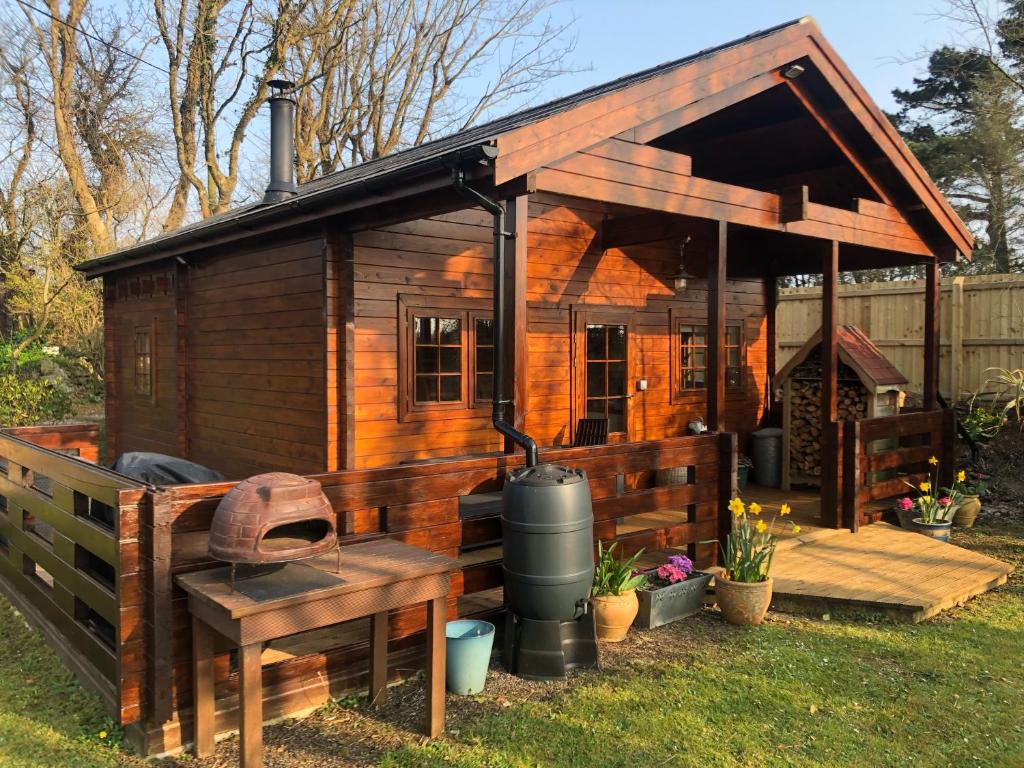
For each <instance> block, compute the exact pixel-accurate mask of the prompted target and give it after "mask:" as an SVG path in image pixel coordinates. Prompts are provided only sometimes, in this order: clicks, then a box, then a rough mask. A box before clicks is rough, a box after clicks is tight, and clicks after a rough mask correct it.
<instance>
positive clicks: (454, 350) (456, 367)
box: [441, 347, 462, 373]
mask: <svg viewBox="0 0 1024 768" xmlns="http://www.w3.org/2000/svg"><path fill="white" fill-rule="evenodd" d="M461 372H462V349H461V348H459V347H441V373H461Z"/></svg>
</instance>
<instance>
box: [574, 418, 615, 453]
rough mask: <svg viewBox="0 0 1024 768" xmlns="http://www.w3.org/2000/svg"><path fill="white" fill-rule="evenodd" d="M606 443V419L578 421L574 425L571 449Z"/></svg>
mask: <svg viewBox="0 0 1024 768" xmlns="http://www.w3.org/2000/svg"><path fill="white" fill-rule="evenodd" d="M607 442H608V419H580V420H579V422H578V423H577V424H576V438H575V439H574V440H573V441H572V445H573V448H578V447H580V446H584V445H604V444H605V443H607Z"/></svg>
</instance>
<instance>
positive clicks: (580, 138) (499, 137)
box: [77, 17, 971, 277]
mask: <svg viewBox="0 0 1024 768" xmlns="http://www.w3.org/2000/svg"><path fill="white" fill-rule="evenodd" d="M762 50H765V51H775V52H777V54H778V55H777V56H776V57H775V58H772V57H768V58H765V56H760V57H758V55H757V52H758V51H762ZM779 56H781V57H782V58H781V59H779ZM801 56H806V57H808V58H809V59H810V60H812V61H813V62H814V63H815V65H816V66H819V67H825V68H826V69H829V70H830V71H831V70H834V73H837V74H834V76H837V77H838V78H839V81H841V83H842V86H843V87H844V88H846V89H847V90H849V91H851V92H852V95H851V94H847V97H848V98H851V99H852V100H853V101H855V102H857V104H855V105H854V106H855V107H857V109H851V111H853V112H854V114H855V115H857V116H858V118H863V119H864V120H869V121H870V120H874V121H876V122H878V121H880V123H881V128H880V131H881V134H882V135H885V136H886V137H887V138H888V140H889V143H891V144H892V145H893V146H891V147H888V150H889V151H888V152H887V154H891V155H892V156H893V157H898V158H901V159H902V162H903V163H904V165H906V166H907V169H908V172H910V173H911V175H912V176H913V177H914V178H915V180H916V181H917V186H918V187H920V188H921V190H922V195H921V202H922V205H924V207H925V208H926V209H927V210H928V211H929V212H931V213H932V214H933V215H934V216H935V217H936V219H937V220H938V221H939V224H940V226H942V228H943V230H944V231H946V232H947V233H948V234H949V236H950V238H951V239H952V240H953V242H955V243H957V247H958V248H959V249H961V250H962V251H964V250H965V249H966V252H969V250H970V243H971V239H970V238H971V236H970V233H969V231H968V230H967V229H966V226H965V225H964V224H963V223H962V222H961V221H960V220H959V218H958V217H957V216H956V214H955V213H954V212H953V211H952V208H950V207H949V205H948V203H947V202H946V201H945V199H944V198H943V197H942V195H941V193H939V191H938V190H937V188H935V185H934V184H933V183H932V181H931V179H930V178H929V177H928V175H927V173H925V172H924V169H923V168H922V167H921V166H920V164H919V163H918V162H917V160H916V159H915V158H914V157H913V155H912V154H911V153H910V150H909V149H908V148H907V147H906V145H905V144H904V143H903V142H902V140H901V139H900V138H899V136H898V134H896V132H895V130H894V129H893V128H892V126H890V125H889V124H888V121H887V120H886V118H885V117H884V115H882V113H881V111H880V110H878V108H877V107H876V106H875V105H874V104H873V102H871V100H870V98H868V97H867V95H866V93H864V91H863V89H862V88H861V87H860V86H859V84H857V83H856V80H854V79H853V77H852V75H850V74H849V72H848V70H846V69H845V66H844V65H843V64H842V62H841V61H840V60H839V59H838V56H836V55H835V53H834V51H832V49H831V47H830V46H829V45H828V43H827V42H826V41H825V40H824V38H823V37H822V35H821V33H820V31H819V30H818V27H817V24H816V23H815V22H814V21H813V19H811V18H810V17H804V18H801V19H796V20H793V21H790V22H787V23H785V24H780V25H778V26H775V27H771V28H769V29H766V30H762V31H759V32H755V33H753V34H750V35H747V36H745V37H741V38H738V39H736V40H732V41H730V42H728V43H725V44H723V45H719V46H715V47H713V48H707V49H705V50H702V51H699V52H697V53H695V54H692V55H690V56H686V57H684V58H681V59H676V60H675V61H670V62H667V63H665V64H661V65H659V66H656V67H651V68H650V69H646V70H643V71H641V72H637V73H635V74H632V75H627V76H625V77H621V78H618V79H616V80H612V81H610V82H608V83H604V84H602V85H598V86H594V87H592V88H587V89H585V90H582V91H579V92H578V93H575V94H572V95H570V96H566V97H563V98H559V99H555V100H553V101H550V102H547V103H546V104H542V105H540V106H536V107H532V108H529V109H525V110H522V111H520V112H516V113H514V114H511V115H508V116H506V117H502V118H499V119H497V120H493V121H491V122H488V123H484V124H482V125H479V126H475V127H472V128H468V129H466V130H464V131H461V132H459V133H456V134H453V135H451V136H447V137H444V138H441V139H437V140H434V141H430V142H426V143H424V144H421V145H419V146H417V147H413V148H410V149H407V150H403V151H400V152H395V153H393V154H391V155H387V156H384V157H381V158H376V159H374V160H370V161H368V162H365V163H362V164H360V165H356V166H352V167H350V168H346V169H343V170H340V171H337V172H335V173H331V174H328V175H326V176H323V177H320V178H317V179H313V180H311V181H309V182H307V183H305V184H302V185H300V186H299V188H298V193H297V194H296V195H295V196H293V197H291V198H288V199H287V200H284V201H281V202H278V203H269V204H268V203H263V202H256V203H250V204H247V205H243V206H239V207H238V208H235V209H233V210H231V211H228V212H226V213H223V214H220V215H217V216H213V217H210V218H207V219H203V220H200V221H197V222H194V223H192V224H189V225H186V226H184V227H181V228H179V229H177V230H174V231H172V232H168V233H164V234H161V235H159V236H157V237H155V238H152V239H150V240H147V241H145V242H142V243H139V244H136V245H133V246H129V247H127V248H124V249H121V250H119V251H117V252H114V253H111V254H109V255H106V256H102V257H99V258H96V259H93V260H91V261H88V262H85V263H84V264H81V265H79V266H78V267H77V269H80V270H81V271H83V272H85V273H86V274H87V275H88V276H90V277H92V276H96V275H99V274H103V273H104V272H108V271H112V270H115V269H118V268H121V267H124V266H131V265H133V264H136V263H142V262H145V261H149V260H152V259H156V258H163V257H165V256H169V255H174V254H180V253H183V252H186V251H187V250H195V249H198V248H202V247H204V246H207V245H209V244H210V241H211V240H212V239H214V238H215V237H216V238H221V237H223V236H224V234H225V233H229V232H235V233H237V236H238V237H242V236H245V235H247V234H251V232H252V231H253V230H254V229H259V228H263V227H268V228H276V227H278V226H285V225H287V223H288V221H289V220H294V219H297V218H299V217H300V216H301V217H302V218H310V217H314V218H315V217H316V216H317V215H318V212H319V213H320V215H324V213H325V209H327V208H328V207H329V206H331V205H333V204H336V203H338V202H339V201H347V200H357V199H359V198H360V197H362V198H365V200H366V205H367V206H369V205H372V204H373V203H374V202H375V201H374V200H373V198H372V197H371V193H376V192H378V191H379V190H383V189H388V188H392V189H394V188H395V187H396V186H397V185H400V184H407V183H408V182H409V181H410V180H411V179H416V178H420V177H423V176H426V175H428V174H431V173H440V172H443V173H444V174H445V175H447V169H446V168H444V166H443V162H444V161H445V159H446V158H451V157H453V156H455V155H457V154H458V153H460V152H463V151H465V150H468V149H471V148H473V147H477V146H480V145H482V144H492V145H493V144H497V146H498V150H499V155H498V158H497V160H496V162H495V184H501V183H503V182H504V181H507V180H509V179H511V178H514V177H515V176H517V175H521V174H522V173H525V172H528V171H532V170H535V169H536V168H538V167H540V165H541V164H543V161H544V159H558V157H565V156H567V155H568V154H571V153H572V152H574V151H577V150H580V149H584V148H586V147H588V146H592V145H593V144H595V143H597V142H599V141H601V140H603V139H606V138H608V137H610V136H613V135H615V134H616V133H618V132H619V131H621V130H622V129H623V128H628V127H631V125H630V120H632V121H633V124H636V122H637V120H638V119H640V118H639V117H638V116H637V115H636V114H633V115H632V116H629V110H628V109H626V110H622V109H620V110H618V111H617V112H615V113H614V114H611V115H610V114H609V104H608V101H609V100H615V101H616V103H624V104H626V105H630V104H635V103H637V101H639V100H643V99H644V98H645V94H651V93H654V94H658V93H663V92H666V89H665V88H664V87H663V86H662V84H661V81H662V80H666V79H668V78H670V77H673V76H675V77H676V78H677V79H678V78H683V79H685V77H686V73H687V72H688V71H689V70H691V69H694V68H696V67H697V65H699V64H701V65H702V64H703V63H706V62H720V63H721V64H722V65H723V66H724V67H725V69H724V71H725V73H726V77H727V78H740V79H742V77H743V75H744V73H745V72H746V70H745V69H744V68H743V67H738V66H732V65H730V64H729V62H736V61H742V62H743V63H744V64H745V65H746V66H747V67H748V68H749V67H751V66H753V67H755V68H756V66H757V64H758V62H764V64H763V67H762V71H761V72H760V74H764V72H766V71H773V70H775V69H777V68H778V66H779V61H782V63H787V62H788V61H792V60H794V59H796V58H800V57H801ZM751 71H752V72H753V71H754V70H751ZM746 75H747V76H748V77H753V76H755V75H754V74H751V73H749V72H747V73H746ZM729 84H731V83H730V82H725V81H724V80H723V78H722V77H720V76H719V77H718V78H716V81H715V85H714V86H713V87H711V86H709V87H705V88H704V89H703V90H700V94H702V95H700V96H699V98H698V100H699V99H700V98H703V99H707V98H709V97H711V96H713V95H714V94H715V93H716V92H718V91H720V90H721V89H722V88H724V87H726V86H727V85H729ZM667 95H668V96H670V93H669V94H667ZM841 95H842V94H841ZM647 101H648V102H649V101H650V99H647ZM654 101H655V103H654V104H653V105H652V104H646V103H645V105H646V107H647V109H648V111H650V110H651V109H653V110H654V112H655V113H657V111H658V110H660V112H661V113H664V112H666V111H670V110H675V109H678V108H680V106H684V105H681V104H680V103H678V102H673V101H672V100H671V98H670V97H669V98H661V99H655V100H654ZM858 105H859V106H858ZM595 116H600V119H595ZM566 122H568V123H569V124H571V129H570V130H568V131H565V130H562V131H560V132H559V133H557V136H556V139H557V140H553V139H552V136H550V135H548V134H549V133H550V131H551V130H556V131H558V126H559V125H560V124H564V123H566ZM538 147H543V148H544V149H543V152H542V153H541V155H540V156H539V158H540V160H538V159H537V158H533V159H530V160H525V158H526V157H528V156H529V155H528V151H530V150H535V149H536V148H538ZM545 152H546V153H547V154H548V155H550V154H551V153H552V152H554V153H555V154H556V155H557V153H559V152H561V155H558V157H553V158H552V157H547V156H546V155H545V154H544V153H545ZM524 160H525V162H526V165H525V166H524V165H523V162H524ZM531 163H532V165H531Z"/></svg>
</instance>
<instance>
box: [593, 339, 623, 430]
mask: <svg viewBox="0 0 1024 768" xmlns="http://www.w3.org/2000/svg"><path fill="white" fill-rule="evenodd" d="M627 349H628V330H627V328H626V326H625V325H603V324H589V325H587V371H586V399H587V418H588V419H608V431H609V432H610V433H611V432H625V431H626V394H627V390H628V382H627V378H628V375H629V373H628V370H627Z"/></svg>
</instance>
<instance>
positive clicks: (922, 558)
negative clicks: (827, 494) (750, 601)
mask: <svg viewBox="0 0 1024 768" xmlns="http://www.w3.org/2000/svg"><path fill="white" fill-rule="evenodd" d="M1012 571H1013V566H1011V565H1008V564H1007V563H1004V562H1001V561H999V560H995V559H994V558H991V557H988V556H986V555H982V554H979V553H977V552H972V551H971V550H969V549H963V548H962V547H958V546H956V545H954V544H944V543H942V542H939V541H935V540H934V539H930V538H928V537H927V536H922V535H920V534H918V533H914V532H913V531H907V530H904V529H902V528H897V527H895V526H892V525H889V524H888V523H875V524H873V525H869V526H865V527H863V528H861V530H860V531H858V532H857V533H850V532H849V531H845V530H839V531H837V530H824V529H822V530H818V531H813V532H811V533H810V534H807V535H801V536H798V537H796V538H793V539H790V540H787V541H783V542H781V543H780V544H779V548H778V550H777V551H776V553H775V563H774V566H773V568H772V575H773V576H774V578H775V587H774V593H775V596H774V598H773V600H772V603H773V606H774V607H776V608H782V609H796V610H802V611H806V610H813V611H814V612H815V613H832V612H837V611H844V610H845V611H851V610H852V611H866V612H876V613H884V614H886V615H888V616H890V617H892V618H896V619H900V620H903V621H909V622H918V621H923V620H924V619H928V618H931V617H932V616H935V615H936V614H937V613H939V612H941V611H944V610H946V609H947V608H952V607H953V606H954V605H958V604H960V603H963V602H964V601H966V600H967V599H969V598H971V597H974V596H975V595H980V594H981V593H982V592H987V591H988V590H990V589H992V588H994V587H997V586H999V585H1000V584H1003V583H1005V582H1006V578H1007V576H1008V575H1009V574H1010V573H1012Z"/></svg>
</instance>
